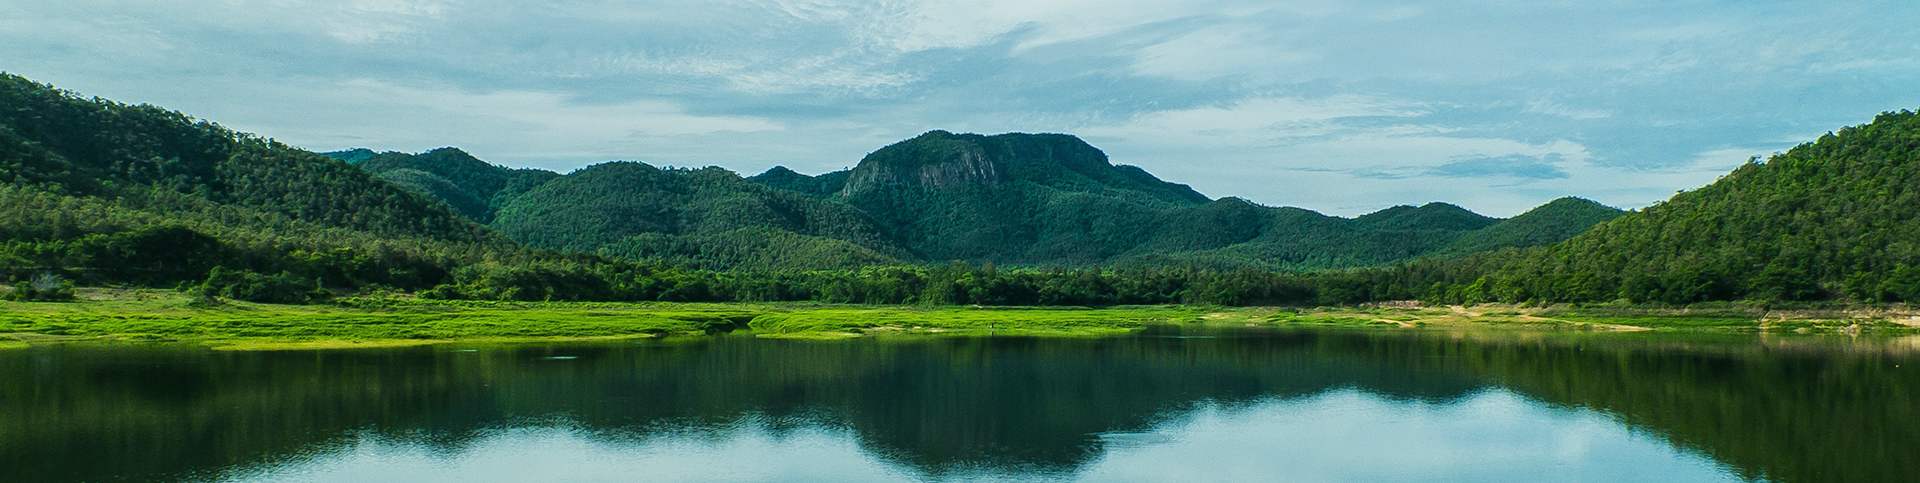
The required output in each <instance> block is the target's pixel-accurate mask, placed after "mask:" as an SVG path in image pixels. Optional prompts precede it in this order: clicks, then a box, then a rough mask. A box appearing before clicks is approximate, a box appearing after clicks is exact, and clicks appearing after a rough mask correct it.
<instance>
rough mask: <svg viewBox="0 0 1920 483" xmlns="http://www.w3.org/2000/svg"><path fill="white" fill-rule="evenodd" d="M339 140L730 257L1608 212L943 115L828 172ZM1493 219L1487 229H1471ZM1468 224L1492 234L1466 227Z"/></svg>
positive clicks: (416, 176)
mask: <svg viewBox="0 0 1920 483" xmlns="http://www.w3.org/2000/svg"><path fill="white" fill-rule="evenodd" d="M329 155H330V156H335V157H338V158H341V159H352V160H357V161H354V162H355V163H356V164H357V165H358V166H360V167H362V168H364V169H366V170H368V171H371V172H374V173H377V174H379V175H380V176H381V177H382V178H384V179H386V180H388V181H391V182H394V183H396V184H398V185H401V186H404V187H407V188H410V189H412V190H413V191H416V192H419V193H422V194H426V195H428V196H431V197H434V198H436V199H440V200H442V201H444V202H446V203H447V204H448V205H449V206H452V207H453V208H454V209H456V210H458V211H459V212H461V213H462V214H464V215H465V216H467V217H468V218H470V219H473V220H476V221H481V222H486V223H488V224H489V226H491V227H493V228H495V229H497V230H498V231H500V232H501V233H503V234H505V235H506V236H508V237H510V238H512V239H514V240H515V241H518V242H521V243H525V244H527V245H529V246H533V247H539V248H547V249H553V250H561V251H570V252H586V253H599V254H603V255H608V256H615V257H621V258H626V259H630V260H650V261H655V262H659V263H665V264H669V265H678V266H684V267H693V268H702V269H716V270H724V269H741V268H752V269H755V270H779V269H840V268H857V267H861V266H866V265H873V264H910V263H943V262H945V261H949V260H965V261H970V262H975V263H982V262H993V263H998V264H1003V265H1007V264H1011V265H1027V266H1101V265H1116V266H1130V267H1150V266H1160V265H1168V264H1174V265H1184V266H1194V267H1205V268H1212V269H1219V270H1231V269H1241V268H1253V269H1268V270H1311V269H1321V268H1352V267H1366V266H1375V265H1384V264H1391V263H1394V262H1398V261H1404V260H1409V259H1412V258H1416V257H1421V256H1429V255H1438V254H1456V253H1469V252H1471V251H1472V250H1476V249H1478V248H1474V247H1480V246H1486V247H1492V248H1499V247H1506V246H1516V247H1525V246H1535V245H1540V244H1545V243H1550V242H1553V241H1558V240H1561V239H1564V238H1566V237H1568V236H1571V235H1572V234H1574V233H1578V232H1579V231H1581V230H1584V229H1586V228H1587V227H1590V226H1592V224H1593V223H1597V222H1598V221H1600V220H1602V219H1604V217H1592V216H1586V217H1582V216H1573V215H1567V216H1558V215H1550V212H1557V210H1559V208H1550V209H1547V211H1545V212H1542V213H1541V214H1538V215H1533V216H1522V217H1520V218H1516V220H1519V221H1517V222H1515V223H1512V224H1507V223H1505V222H1503V221H1502V220H1499V219H1495V218H1490V217H1486V216H1482V215H1479V214H1475V213H1473V212H1471V211H1467V210H1466V209H1464V208H1460V207H1458V206H1455V205H1451V204H1446V203H1429V204H1426V205H1423V206H1418V207H1415V206H1397V207H1393V208H1388V209H1385V210H1382V211H1380V212H1376V213H1370V214H1367V215H1363V216H1360V217H1358V218H1354V219H1347V218H1340V217H1332V216H1326V215H1322V214H1320V213H1316V212H1312V211H1309V210H1303V209H1298V208H1274V207H1266V206H1260V205H1257V204H1254V203H1251V202H1248V201H1246V200H1243V199H1239V198H1231V197H1230V198H1222V199H1219V200H1210V199H1208V198H1207V197H1206V196H1204V195H1201V194H1200V193H1198V192H1196V191H1194V190H1193V189H1192V188H1190V187H1188V186H1186V185H1182V184H1177V183H1170V182H1166V181H1162V180H1160V179H1159V178H1156V177H1154V176H1153V175H1151V174H1148V173H1147V172H1146V171H1145V170H1142V169H1140V168H1137V167H1133V166H1127V165H1116V164H1113V163H1112V162H1111V161H1109V160H1108V158H1107V156H1106V154H1105V153H1103V152H1101V151H1100V150H1099V149H1098V148H1095V147H1093V146H1091V145H1089V144H1087V143H1086V142H1085V141H1082V140H1080V139H1079V138H1076V137H1073V136H1070V135H1065V134H1024V133H1009V134H999V135H993V136H983V135H978V134H954V133H950V132H947V131H930V132H927V133H926V134H922V135H920V136H916V137H914V138H912V139H907V140H904V141H901V142H898V143H894V144H892V145H889V146H886V147H883V148H881V149H879V150H876V151H874V152H873V153H870V154H868V155H867V156H866V157H864V158H863V159H862V160H861V161H860V163H859V164H858V165H857V166H856V167H854V168H853V169H850V170H846V171H837V172H832V173H826V174H821V175H818V176H808V175H804V174H800V173H798V172H795V171H793V170H790V169H787V168H785V167H775V168H772V169H769V170H767V171H766V172H763V173H761V174H758V175H755V176H752V177H747V178H741V177H740V176H739V175H737V174H734V173H732V172H729V171H726V170H723V169H719V168H706V169H697V170H688V169H660V168H656V167H653V166H650V165H647V164H644V163H634V162H616V163H605V164H600V165H594V166H591V167H588V168H586V169H582V170H579V171H575V172H573V173H569V174H566V175H560V174H556V173H552V172H547V171H540V170H527V169H519V170H516V169H509V168H505V167H501V166H495V165H491V164H488V163H486V162H484V161H481V160H478V159H475V158H473V157H472V156H470V155H468V154H467V153H465V152H462V151H460V150H458V149H454V148H441V149H437V150H433V151H429V152H426V153H421V154H415V155H409V154H405V153H374V152H372V151H370V150H365V149H359V150H349V151H341V152H336V153H329ZM1588 204H1589V205H1592V207H1598V205H1596V204H1592V203H1591V202H1588ZM1599 209H1601V210H1611V209H1610V208H1605V207H1599ZM1613 211H1617V210H1613ZM1502 225H1504V226H1505V228H1501V226H1502ZM1503 230H1504V231H1503ZM1482 231H1487V232H1489V233H1488V234H1482V235H1478V236H1474V237H1470V238H1467V237H1468V236H1469V235H1471V234H1475V233H1480V232H1482ZM1501 233H1504V234H1501ZM1469 239H1471V240H1481V241H1461V240H1469ZM1462 247H1465V248H1462ZM1489 249H1490V248H1489Z"/></svg>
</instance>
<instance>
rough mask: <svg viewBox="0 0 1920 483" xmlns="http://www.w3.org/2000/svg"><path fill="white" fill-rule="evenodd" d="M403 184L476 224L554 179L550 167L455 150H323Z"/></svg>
mask: <svg viewBox="0 0 1920 483" xmlns="http://www.w3.org/2000/svg"><path fill="white" fill-rule="evenodd" d="M326 155H327V156H329V157H333V158H336V159H341V160H344V161H348V162H351V163H354V164H357V165H359V166H360V168H361V169H365V170H367V171H368V172H372V173H374V174H376V175H379V176H380V177H381V178H385V179H387V180H388V181H392V182H394V183H395V184H398V185H400V186H403V187H407V188H411V189H413V190H415V191H419V192H421V193H425V194H427V195H429V196H432V197H433V198H436V199H439V200H441V201H444V202H446V203H447V205H449V206H451V207H453V208H454V209H455V210H457V211H459V212H460V214H461V215H464V216H466V217H467V218H468V219H471V220H473V221H475V222H479V223H489V222H492V221H493V217H494V214H495V212H498V211H499V210H500V206H501V205H502V204H504V203H506V201H507V200H510V199H513V198H514V197H516V196H519V195H520V194H521V193H525V192H527V191H528V190H531V189H533V188H534V187H536V186H540V185H541V184H543V183H546V182H547V181H551V180H553V179H554V178H557V177H559V176H560V175H559V174H556V173H554V172H552V171H546V170H539V169H524V168H523V169H514V168H508V167H504V166H496V165H493V164H488V163H487V162H485V161H481V160H479V159H477V158H474V157H473V155H470V154H467V152H466V151H461V150H459V149H457V148H440V149H435V150H432V151H427V152H424V153H420V154H406V153H397V152H386V153H378V154H376V153H374V152H373V151H371V150H367V149H356V150H350V151H338V152H332V153H326Z"/></svg>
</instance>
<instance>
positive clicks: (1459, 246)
mask: <svg viewBox="0 0 1920 483" xmlns="http://www.w3.org/2000/svg"><path fill="white" fill-rule="evenodd" d="M1626 213H1627V212H1625V211H1621V210H1620V209H1619V208H1614V207H1610V206H1606V205H1602V204H1599V203H1595V202H1593V201H1592V200H1587V199H1583V198H1575V197H1571V196H1569V197H1566V198H1560V199H1557V200H1553V201H1550V202H1547V204H1544V205H1540V206H1538V207H1535V208H1534V209H1531V210H1527V212H1526V213H1521V214H1520V215H1519V216H1515V217H1513V218H1508V219H1505V220H1499V222H1498V223H1495V224H1494V225H1492V226H1488V227H1485V228H1483V229H1479V230H1475V231H1473V232H1472V233H1467V234H1465V235H1462V236H1461V237H1460V238H1459V239H1457V240H1454V241H1453V242H1452V243H1448V244H1447V246H1446V247H1445V248H1442V249H1441V250H1440V253H1447V254H1467V253H1475V252H1485V251H1493V250H1498V249H1501V248H1525V247H1534V246H1542V245H1549V244H1552V243H1554V242H1557V241H1560V240H1565V239H1568V238H1572V237H1573V236H1575V235H1579V234H1580V232H1583V231H1586V230H1587V229H1588V228H1592V227H1593V226H1594V225H1599V224H1601V223H1606V222H1607V221H1609V220H1612V219H1614V218H1619V217H1620V215H1624V214H1626Z"/></svg>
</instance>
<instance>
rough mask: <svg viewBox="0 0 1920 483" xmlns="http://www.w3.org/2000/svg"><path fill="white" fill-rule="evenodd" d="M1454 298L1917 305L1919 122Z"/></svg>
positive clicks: (1843, 137)
mask: <svg viewBox="0 0 1920 483" xmlns="http://www.w3.org/2000/svg"><path fill="white" fill-rule="evenodd" d="M1453 292H1454V293H1453V294H1451V297H1452V298H1454V299H1456V300H1467V301H1471V300H1505V301H1526V300H1539V301H1607V300H1614V299H1617V298H1625V299H1629V300H1633V301H1653V302H1667V303H1685V302H1696V301H1703V300H1726V299H1762V300H1810V299H1826V298H1833V297H1844V298H1848V299H1852V300H1858V301H1868V302H1875V301H1877V302H1889V301H1908V302H1913V301H1920V115H1917V114H1915V113H1913V112H1909V111H1901V112H1897V113H1886V114H1882V115H1880V116H1878V117H1876V118H1875V119H1874V120H1873V122H1872V123H1870V124H1866V125H1862V126H1855V127H1849V128H1845V129H1841V130H1840V131H1839V132H1838V133H1830V134H1828V135H1825V136H1821V137H1820V138H1819V139H1818V140H1816V141H1814V142H1811V143H1806V144H1802V145H1800V146H1798V147H1795V148H1793V149H1792V150H1789V151H1787V152H1785V153H1781V154H1776V155H1774V156H1772V157H1770V158H1768V159H1766V160H1765V161H1764V162H1760V161H1758V160H1756V161H1755V162H1750V163H1748V164H1746V165H1744V166H1741V167H1740V168H1738V169H1735V170H1734V171H1733V172H1732V173H1729V174H1727V175H1726V176H1724V177H1722V178H1720V180H1718V181H1715V182H1714V183H1713V184H1710V185H1707V186H1706V187H1703V188H1700V189H1697V190H1693V191H1688V192H1683V193H1680V194H1677V195H1674V196H1673V198H1671V199H1669V200H1667V201H1666V202H1664V203H1660V204H1656V205H1654V206H1651V207H1648V208H1647V209H1645V210H1641V211H1639V212H1637V213H1632V214H1629V215H1626V216H1622V217H1620V218H1618V219H1615V220H1613V221H1611V222H1607V223H1603V224H1601V225H1599V226H1598V227H1596V228H1594V229H1593V230H1591V231H1587V232H1585V233H1583V234H1581V235H1579V236H1575V237H1573V238H1571V239H1568V240H1566V241H1565V242H1562V243H1559V244H1555V245H1553V246H1551V247H1548V248H1546V249H1545V250H1543V251H1540V252H1537V253H1534V254H1532V255H1531V256H1527V257H1524V258H1522V259H1519V260H1516V261H1514V262H1512V263H1509V264H1507V265H1506V266H1505V267H1504V268H1502V269H1500V270H1499V271H1498V272H1497V273H1494V274H1493V275H1490V276H1488V277H1485V278H1483V279H1481V280H1479V281H1478V282H1477V283H1475V284H1473V285H1463V286H1460V287H1456V288H1455V289H1454V290H1453Z"/></svg>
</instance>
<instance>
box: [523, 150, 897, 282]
mask: <svg viewBox="0 0 1920 483" xmlns="http://www.w3.org/2000/svg"><path fill="white" fill-rule="evenodd" d="M493 226H494V228H495V229H497V230H499V231H500V232H501V233H504V234H506V235H507V236H509V237H512V238H513V239H515V240H519V241H521V242H523V243H526V244H528V245H531V246H535V247H541V248H550V249H555V250H564V251H576V252H593V251H598V250H601V249H602V248H606V249H607V250H608V253H609V254H613V255H617V256H624V257H628V258H633V259H650V258H651V259H662V260H665V261H686V262H698V263H695V265H698V266H708V267H715V268H733V267H734V265H735V264H747V265H756V266H777V267H782V268H800V267H811V268H855V267H858V266H862V265H865V264H870V263H899V262H898V260H895V259H894V257H895V256H904V255H905V254H906V253H905V252H904V251H902V250H901V249H900V248H898V247H897V246H895V245H894V244H893V243H892V242H891V240H890V239H889V238H888V236H887V235H886V234H885V233H884V232H883V231H882V230H881V229H880V228H879V227H878V226H875V225H874V223H873V222H872V221H871V220H870V219H869V218H868V217H867V216H866V215H865V214H864V213H861V212H860V211H859V210H855V209H853V208H852V207H850V206H847V205H845V204H842V203H837V202H829V201H823V200H820V199H818V198H813V197H809V196H806V195H802V194H799V193H795V192H792V191H785V190H776V189H772V188H768V187H766V186H763V185H760V184H757V183H753V182H750V181H747V180H746V179H743V178H741V177H740V176H739V175H737V174H734V173H733V172H732V171H727V170H725V169H720V168H705V169H660V168H655V167H653V166H649V165H646V164H643V163H632V162H614V163H604V164H598V165H594V166H591V167H588V168H586V169H582V170H580V171H576V172H573V173H570V174H567V175H566V176H561V177H558V178H554V179H553V180H552V181H549V182H547V183H544V184H541V185H540V186H539V187H536V188H533V189H532V190H529V191H527V192H526V193H525V194H522V195H520V196H517V197H515V198H513V199H512V200H511V201H508V202H506V204H505V205H504V206H502V207H501V209H500V212H499V217H498V219H496V220H495V221H494V223H493ZM682 238H684V239H682ZM772 242H779V246H771V245H770V246H765V247H757V248H756V243H772ZM714 243H719V244H721V245H724V246H727V247H730V248H728V249H726V250H723V251H721V252H723V253H735V254H737V255H736V256H723V257H720V258H717V259H715V258H712V257H698V256H693V257H691V258H690V257H689V256H690V255H694V254H697V253H698V252H699V251H700V250H692V249H689V248H687V247H701V246H706V245H710V244H714ZM655 250H660V251H655ZM756 250H765V251H764V252H761V251H756ZM773 253H788V254H795V253H798V254H805V253H812V254H822V255H824V254H829V253H844V254H846V255H847V256H846V257H845V258H844V259H834V260H808V259H789V260H787V261H789V262H791V263H769V262H770V261H775V260H781V258H774V259H772V260H763V259H760V258H761V257H758V256H757V254H768V255H770V254H773ZM783 258H784V257H783Z"/></svg>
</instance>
